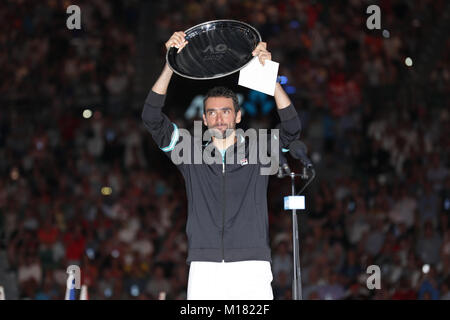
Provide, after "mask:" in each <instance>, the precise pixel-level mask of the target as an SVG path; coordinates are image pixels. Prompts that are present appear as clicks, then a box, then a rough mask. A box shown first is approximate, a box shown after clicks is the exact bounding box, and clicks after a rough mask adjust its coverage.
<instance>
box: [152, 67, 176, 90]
mask: <svg viewBox="0 0 450 320" xmlns="http://www.w3.org/2000/svg"><path fill="white" fill-rule="evenodd" d="M172 74H173V71H172V70H171V69H170V68H169V66H168V65H167V63H166V64H165V65H164V69H163V71H162V72H161V75H160V76H159V78H158V80H156V82H155V84H154V85H153V87H152V90H153V91H154V92H156V93H158V94H166V93H167V87H168V86H169V83H170V79H171V78H172Z"/></svg>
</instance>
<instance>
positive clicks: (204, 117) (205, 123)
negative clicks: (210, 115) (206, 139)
mask: <svg viewBox="0 0 450 320" xmlns="http://www.w3.org/2000/svg"><path fill="white" fill-rule="evenodd" d="M203 123H204V125H205V126H208V123H207V122H206V116H205V114H203Z"/></svg>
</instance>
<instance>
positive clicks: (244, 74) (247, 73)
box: [238, 57, 279, 96]
mask: <svg viewBox="0 0 450 320" xmlns="http://www.w3.org/2000/svg"><path fill="white" fill-rule="evenodd" d="M278 65H279V63H278V62H274V61H271V60H265V61H264V65H262V64H261V62H259V59H258V57H254V58H253V60H252V61H250V63H249V64H248V65H246V66H245V67H244V68H242V69H241V71H240V72H239V82H238V84H239V85H240V86H243V87H247V88H250V89H253V90H257V91H260V92H263V93H265V94H268V95H271V96H273V95H274V93H275V84H276V83H277V75H278Z"/></svg>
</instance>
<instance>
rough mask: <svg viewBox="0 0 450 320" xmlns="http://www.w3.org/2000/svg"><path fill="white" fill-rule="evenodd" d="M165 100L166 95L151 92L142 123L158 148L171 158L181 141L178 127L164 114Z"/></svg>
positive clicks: (143, 112) (146, 101)
mask: <svg viewBox="0 0 450 320" xmlns="http://www.w3.org/2000/svg"><path fill="white" fill-rule="evenodd" d="M165 99H166V95H161V94H158V93H156V92H154V91H150V92H149V94H148V96H147V99H146V100H145V104H144V110H143V111H142V121H143V122H144V126H145V128H146V129H147V130H148V131H149V132H150V133H151V135H152V138H153V140H154V141H155V142H156V144H157V145H158V147H159V148H160V149H161V150H162V151H164V153H165V154H166V155H167V156H168V157H169V158H170V156H171V152H172V150H173V149H174V148H175V145H176V144H177V143H178V141H179V138H180V133H179V129H178V127H177V125H176V124H175V123H173V122H172V121H170V120H169V118H168V117H167V116H166V115H165V114H164V113H163V112H162V108H163V106H164V102H165ZM178 167H179V168H180V167H181V165H178Z"/></svg>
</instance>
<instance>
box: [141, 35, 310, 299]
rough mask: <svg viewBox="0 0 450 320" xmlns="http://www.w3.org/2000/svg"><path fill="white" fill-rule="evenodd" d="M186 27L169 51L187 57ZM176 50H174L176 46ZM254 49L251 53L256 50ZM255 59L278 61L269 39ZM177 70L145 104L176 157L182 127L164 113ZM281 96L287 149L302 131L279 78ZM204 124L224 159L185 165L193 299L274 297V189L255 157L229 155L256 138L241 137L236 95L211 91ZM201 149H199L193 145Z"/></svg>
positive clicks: (146, 116) (153, 127)
mask: <svg viewBox="0 0 450 320" xmlns="http://www.w3.org/2000/svg"><path fill="white" fill-rule="evenodd" d="M186 38H187V32H183V31H179V32H175V33H174V34H173V35H172V36H171V37H170V39H169V40H168V41H167V42H166V43H165V46H166V49H167V50H168V51H169V50H174V51H175V52H174V54H176V55H182V54H183V50H186V49H187V48H189V46H190V45H191V42H193V41H191V40H190V38H189V39H186ZM174 48H175V49H174ZM250 52H251V55H250ZM250 52H249V59H253V58H254V57H257V58H258V59H259V62H260V63H261V64H262V65H264V64H265V62H266V61H270V60H271V54H270V52H269V51H268V50H267V46H266V43H264V42H261V41H259V42H257V44H256V46H255V47H253V51H251V50H250ZM173 73H174V71H173V69H172V68H171V65H170V64H169V63H166V64H165V66H164V68H163V70H162V72H161V74H160V76H159V78H158V79H157V80H156V82H155V83H154V85H153V87H152V89H151V91H150V92H149V94H148V97H147V99H146V101H145V105H144V109H143V112H142V119H143V122H144V124H145V127H146V128H147V130H148V131H149V132H150V133H151V134H152V137H153V139H154V141H155V142H156V143H157V145H158V146H159V147H160V148H161V149H162V151H164V152H165V153H166V154H167V155H168V156H169V158H170V157H171V153H172V151H173V150H174V148H175V146H176V145H177V143H178V142H179V129H178V128H177V126H176V125H175V124H174V123H172V122H171V121H170V120H169V118H168V117H167V116H166V115H165V114H164V113H163V106H164V101H165V96H166V93H167V88H168V85H169V82H170V80H171V78H172V75H173ZM274 98H275V102H276V106H277V112H278V115H279V118H280V120H281V122H280V126H279V127H280V131H279V140H280V147H286V146H288V145H289V143H290V142H292V141H294V140H295V139H297V138H298V137H299V135H300V130H301V124H300V120H299V117H298V115H297V112H296V110H295V108H294V106H293V105H292V103H291V100H290V99H289V97H288V95H287V94H286V93H285V91H284V90H283V88H282V86H281V85H280V84H279V83H276V85H275V91H274ZM203 109H204V110H203V123H204V125H205V126H207V127H208V129H209V130H210V131H211V135H212V137H211V139H210V141H207V142H206V143H203V141H202V142H201V143H200V144H198V143H196V142H195V139H194V142H193V143H192V148H193V149H195V148H200V149H202V150H203V149H204V148H205V147H208V146H209V147H211V148H212V149H213V153H215V154H218V155H219V157H220V156H221V157H220V158H221V159H222V162H221V163H213V164H208V163H203V162H202V163H201V164H194V162H190V163H181V164H178V163H176V165H177V168H178V169H179V170H180V172H181V173H182V175H183V177H184V180H185V183H186V192H187V199H188V218H187V225H186V233H187V238H188V257H187V263H188V264H189V265H190V269H189V279H188V289H187V290H188V292H187V298H188V300H209V299H213V300H239V299H247V300H271V299H273V293H272V287H271V282H272V279H273V277H272V271H271V250H270V246H269V230H268V227H269V225H268V212H267V211H268V210H267V187H268V179H269V176H268V175H261V173H260V168H261V166H262V164H261V163H248V155H244V156H242V157H241V158H239V156H237V159H236V161H235V163H228V161H227V162H226V161H225V157H226V155H227V154H228V153H232V152H234V154H237V153H238V152H236V150H237V149H238V148H239V147H240V146H241V145H244V146H245V147H247V148H246V150H248V149H249V148H251V147H252V146H251V145H247V144H249V142H248V141H247V140H246V139H244V138H243V137H242V136H239V135H238V134H236V124H238V123H239V122H240V121H241V111H240V110H239V104H238V100H237V97H236V94H235V93H234V92H233V91H231V90H229V89H227V88H224V87H216V88H212V89H211V90H210V91H209V92H208V93H207V94H206V97H205V99H204V105H203ZM194 151H195V150H194Z"/></svg>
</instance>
